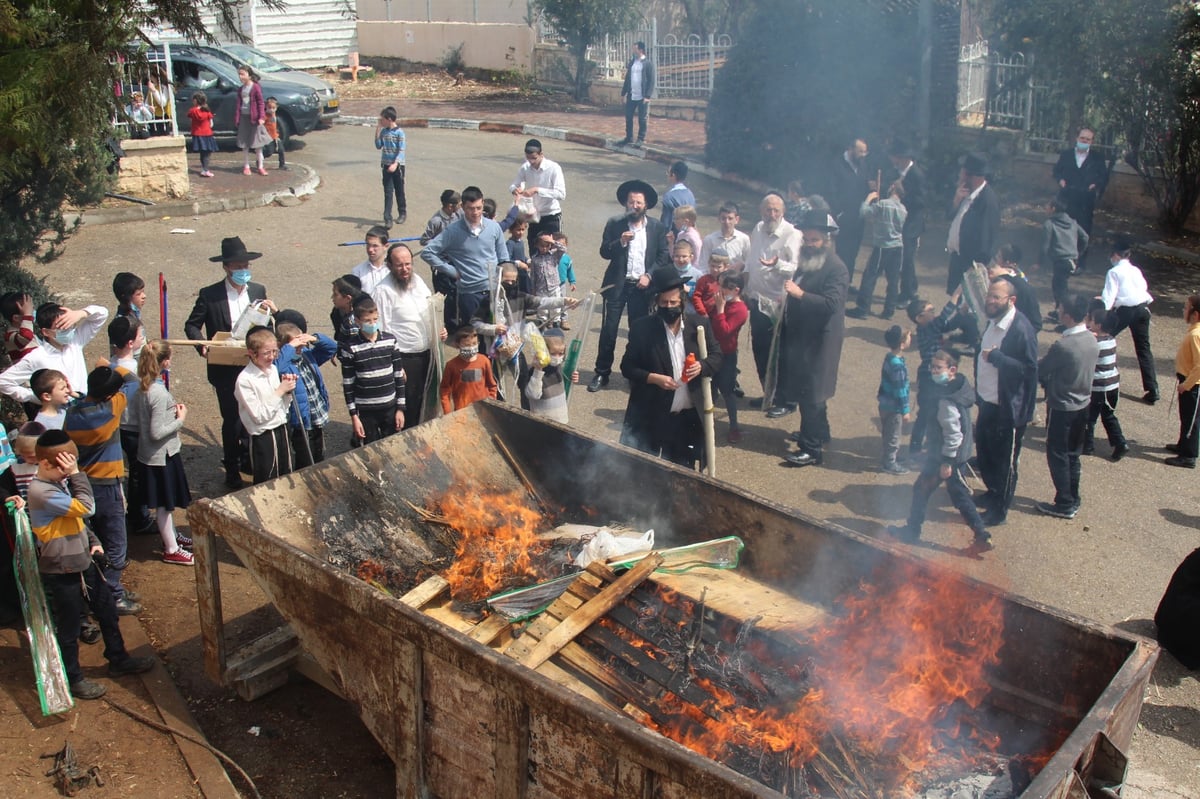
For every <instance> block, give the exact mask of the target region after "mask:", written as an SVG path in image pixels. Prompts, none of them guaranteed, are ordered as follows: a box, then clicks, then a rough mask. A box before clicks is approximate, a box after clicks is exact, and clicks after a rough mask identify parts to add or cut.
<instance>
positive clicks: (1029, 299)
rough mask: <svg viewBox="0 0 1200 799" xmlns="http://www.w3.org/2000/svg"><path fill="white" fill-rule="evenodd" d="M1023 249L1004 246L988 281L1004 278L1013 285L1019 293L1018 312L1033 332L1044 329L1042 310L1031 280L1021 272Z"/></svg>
mask: <svg viewBox="0 0 1200 799" xmlns="http://www.w3.org/2000/svg"><path fill="white" fill-rule="evenodd" d="M1021 254H1022V253H1021V248H1020V247H1018V246H1017V245H1015V244H1002V245H1001V246H1000V249H998V250H997V251H996V260H995V261H994V262H993V263H992V265H991V266H989V267H988V280H995V279H996V278H998V277H1003V278H1004V279H1005V280H1007V281H1008V282H1010V283H1012V284H1013V288H1014V289H1015V290H1016V292H1017V310H1018V311H1020V312H1021V313H1023V314H1025V318H1026V319H1028V320H1029V324H1030V325H1032V326H1033V332H1034V333H1039V332H1041V329H1042V309H1041V307H1040V306H1039V305H1038V298H1037V292H1036V291H1034V290H1033V286H1031V285H1029V280H1028V279H1027V278H1026V277H1025V275H1024V273H1023V272H1021V268H1020V262H1021Z"/></svg>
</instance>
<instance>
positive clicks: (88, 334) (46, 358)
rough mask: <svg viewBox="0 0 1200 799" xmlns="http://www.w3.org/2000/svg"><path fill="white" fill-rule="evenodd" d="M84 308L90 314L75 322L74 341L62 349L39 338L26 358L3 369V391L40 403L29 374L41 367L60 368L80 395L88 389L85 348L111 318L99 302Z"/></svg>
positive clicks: (0, 387) (0, 374)
mask: <svg viewBox="0 0 1200 799" xmlns="http://www.w3.org/2000/svg"><path fill="white" fill-rule="evenodd" d="M84 310H85V311H87V314H88V315H87V316H86V317H85V318H84V319H83V320H82V321H81V322H80V323H79V324H77V325H75V340H74V341H72V342H71V343H70V344H67V345H66V346H64V347H63V348H62V349H59V348H58V347H55V346H54V345H53V344H50V343H48V342H46V341H43V340H42V339H41V338H40V337H39V338H38V339H37V346H36V347H34V348H33V349H32V350H30V351H29V352H28V353H27V354H26V355H25V357H24V358H22V359H21V360H19V361H17V362H16V363H14V364H13V365H12V366H10V367H8V368H7V369H6V370H4V372H0V394H4V395H5V396H8V397H12V398H13V399H15V400H16V401H17V402H38V398H37V397H35V396H34V395H33V392H32V391H31V390H30V389H29V377H30V375H32V374H33V373H34V372H36V371H37V370H38V369H57V370H58V371H60V372H62V373H63V374H64V375H66V376H67V381H68V382H69V383H70V384H71V390H72V391H74V392H77V393H81V394H82V393H83V392H85V391H87V376H88V366H87V361H85V360H84V357H83V348H84V347H86V346H87V345H88V342H90V341H91V340H92V339H94V338H95V337H96V334H97V333H98V332H100V328H102V327H103V326H104V323H105V322H107V321H108V310H107V309H105V308H103V307H101V306H99V305H89V306H87V307H86V308H84Z"/></svg>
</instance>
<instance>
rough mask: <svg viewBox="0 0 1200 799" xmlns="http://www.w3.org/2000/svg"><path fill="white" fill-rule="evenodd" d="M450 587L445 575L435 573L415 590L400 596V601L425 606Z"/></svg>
mask: <svg viewBox="0 0 1200 799" xmlns="http://www.w3.org/2000/svg"><path fill="white" fill-rule="evenodd" d="M449 587H450V583H448V582H446V578H445V577H442V576H441V575H440V574H435V575H433V576H432V577H430V578H429V579H427V580H426V581H425V582H423V583H421V584H420V585H418V586H417V587H416V588H414V589H413V590H411V591H409V592H408V593H407V594H405V595H404V596H402V597H400V601H401V602H403V603H404V604H406V605H410V606H412V607H414V608H423V607H425V606H426V605H428V604H429V603H430V602H432V601H433V600H435V599H437V598H438V597H439V596H441V594H442V592H443V591H445V590H446V589H447V588H449Z"/></svg>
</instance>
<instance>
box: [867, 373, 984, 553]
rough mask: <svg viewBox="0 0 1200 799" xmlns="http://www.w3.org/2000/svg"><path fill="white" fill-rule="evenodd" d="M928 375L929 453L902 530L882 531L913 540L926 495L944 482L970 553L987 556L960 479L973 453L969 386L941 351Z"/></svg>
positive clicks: (967, 490)
mask: <svg viewBox="0 0 1200 799" xmlns="http://www.w3.org/2000/svg"><path fill="white" fill-rule="evenodd" d="M929 373H930V377H931V381H932V384H933V386H934V388H933V389H932V390H931V391H930V392H929V395H927V397H928V401H929V402H930V403H932V402H934V401H935V400H936V403H937V419H936V423H935V424H933V425H931V426H930V428H929V454H928V455H926V457H925V463H924V465H923V466H922V467H921V474H920V475H919V476H918V477H917V481H916V482H915V483H913V498H912V507H911V508H910V509H909V511H908V523H907V524H906V525H904V526H903V527H892V526H889V527H888V532H889V533H891V534H892V535H894V536H896V537H897V538H900V539H903V540H905V541H910V542H912V541H916V540H917V539H919V538H920V537H921V525H923V524H924V523H925V510H926V508H927V507H928V505H929V497H930V496H932V495H933V491H934V489H935V488H937V487H938V484H939V483H941V482H942V481H943V480H945V481H946V492H947V493H949V494H950V501H951V502H953V503H954V507H955V508H957V509H958V512H959V513H961V514H962V517H963V520H964V521H965V522H966V523H967V525H968V526H970V528H971V531H972V532H973V533H974V534H975V541H974V544H973V549H974V551H975V552H977V553H982V552H987V551H988V550H990V549H991V548H992V537H991V536H990V535H989V534H988V531H987V529H986V528H985V527H984V526H983V518H982V517H981V516H980V515H979V509H978V508H976V507H975V500H974V499H973V498H972V497H971V489H970V488H968V487H967V483H966V481H965V480H964V479H963V466H965V465H966V463H967V460H968V459H969V458H970V457H971V451H972V450H973V449H974V447H973V446H972V438H973V431H972V429H971V406H972V405H974V404H975V388H974V387H973V386H972V385H971V383H970V382H969V381H968V380H967V378H966V376H965V375H962V374H959V372H958V358H956V357H955V356H954V355H951V354H950V353H948V352H946V351H945V350H938V351H937V352H935V353H934V354H933V356H932V357H931V358H930V359H929ZM930 395H932V396H930Z"/></svg>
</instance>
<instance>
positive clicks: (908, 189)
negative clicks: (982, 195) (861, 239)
mask: <svg viewBox="0 0 1200 799" xmlns="http://www.w3.org/2000/svg"><path fill="white" fill-rule="evenodd" d="M888 158H889V160H890V161H891V162H892V168H893V169H894V170H895V171H896V172H895V175H893V176H892V177H891V178H890V180H889V183H890V182H891V181H892V180H899V181H900V184H901V185H902V186H903V187H904V199H903V203H904V210H905V211H907V212H908V216H907V217H905V219H904V230H903V231H901V232H902V235H903V239H904V255H903V256H902V257H901V261H900V299H899V303H900V304H901V305H904V304H906V303H909V302H912V301H913V300H914V299H916V297H917V250H918V249H919V248H920V246H921V236H922V234H924V233H925V209H926V192H927V191H928V189H929V181H928V180H927V179H926V177H925V172H924V171H923V170H922V169H921V168H920V167H919V166H917V164H916V162H915V161H913V150H912V148H911V147H910V146H908V144H906V143H905V142H903V141H901V140H899V139H897V140H895V141H893V142H892V147H891V150H890V152H889V153H888Z"/></svg>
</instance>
